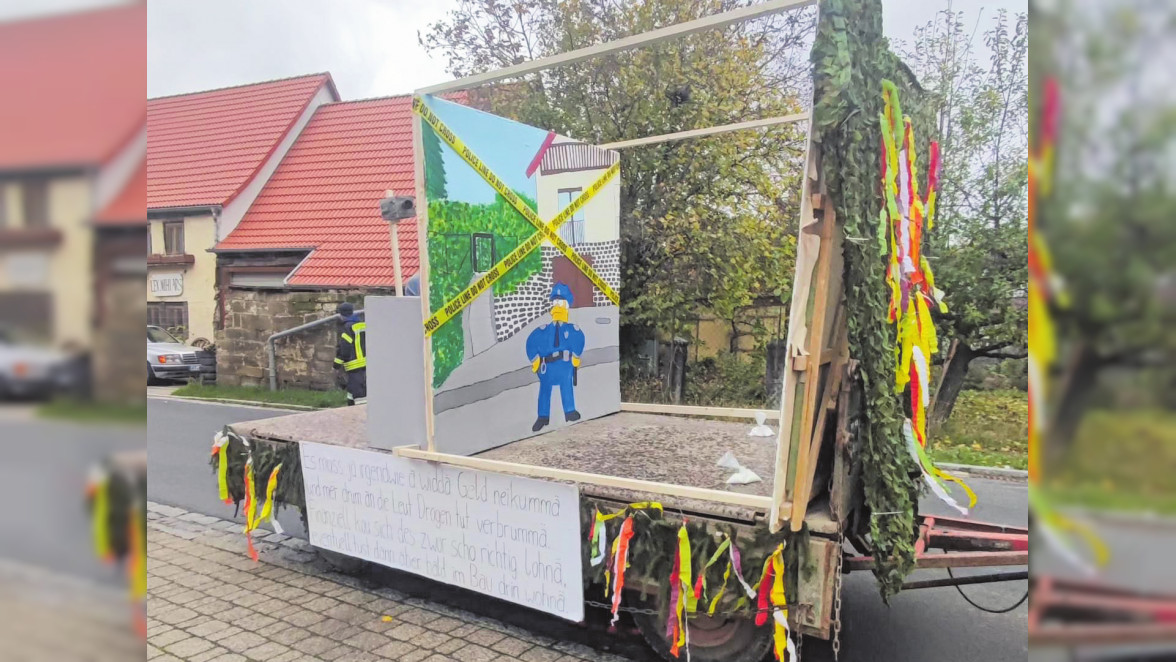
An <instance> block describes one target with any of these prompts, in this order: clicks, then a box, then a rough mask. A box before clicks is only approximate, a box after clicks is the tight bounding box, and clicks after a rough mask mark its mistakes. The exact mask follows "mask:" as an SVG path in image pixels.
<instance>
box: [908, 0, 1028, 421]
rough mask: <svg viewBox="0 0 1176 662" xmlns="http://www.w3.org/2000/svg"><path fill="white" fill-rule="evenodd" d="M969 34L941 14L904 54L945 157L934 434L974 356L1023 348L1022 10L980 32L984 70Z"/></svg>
mask: <svg viewBox="0 0 1176 662" xmlns="http://www.w3.org/2000/svg"><path fill="white" fill-rule="evenodd" d="M973 35H974V33H969V32H968V31H967V29H966V26H965V24H964V22H963V13H962V12H952V11H951V10H950V9H948V10H944V11H941V12H939V13H938V14H937V15H936V17H935V19H934V20H932V21H930V22H928V23H927V24H926V25H925V26H923V27H921V28H918V29H917V30H916V31H915V39H914V42H913V44H912V47H911V48H910V49H907V52H906V53H905V55H904V59H905V60H906V61H907V62H909V63H910V65H911V67H912V69H913V70H914V71H915V72H916V74H917V75H918V76H919V78H920V80H921V81H922V82H923V84H924V86H925V87H926V88H927V90H928V91H929V92H931V93H933V95H934V97H935V98H936V99H937V101H938V107H937V109H936V111H937V116H938V117H937V121H938V127H939V140H940V147H941V152H942V154H943V160H942V163H941V168H940V184H941V185H940V193H939V196H938V205H937V209H938V211H937V213H936V220H935V229H934V231H933V232H931V234H930V235H929V239H930V244H929V253H930V255H931V257H929V262H930V263H931V264H932V267H933V268H934V270H935V276H936V283H937V284H939V286H940V287H941V288H942V289H944V290H945V291H946V293H947V297H946V301H947V304H948V307H949V312H948V314H946V315H944V316H943V317H942V320H941V322H940V326H941V330H942V335H943V338H944V340H945V341H946V340H952V341H954V342H952V343H951V345H950V346H951V349H950V350H949V352H948V356H947V360H946V361H945V362H944V366H943V371H942V374H941V378H940V382H939V387H938V389H937V391H936V394H935V402H934V404H933V407H932V411H931V413H930V414H929V423H930V424H931V427H932V430H934V429H935V428H936V427H937V426H938V425H939V424H941V423H942V422H943V421H945V420H947V418H948V416H950V415H951V411H952V408H953V407H954V406H955V401H956V397H957V396H958V395H959V392H960V389H961V387H962V386H963V381H964V377H965V375H966V374H967V372H968V366H969V365H970V364H971V362H972V361H973V360H974V359H977V358H981V357H984V358H997V359H1003V358H1024V357H1025V356H1026V355H1027V351H1028V343H1027V329H1028V327H1027V324H1028V316H1027V310H1026V308H1025V292H1026V287H1027V283H1028V269H1027V266H1026V265H1027V260H1028V243H1027V239H1026V229H1027V219H1028V202H1027V194H1028V181H1029V174H1028V160H1027V149H1028V131H1029V126H1028V108H1029V96H1028V81H1029V76H1028V55H1029V25H1028V16H1027V15H1026V14H1018V15H1017V16H1016V17H1015V18H1014V19H1013V20H1012V21H1010V20H1009V16H1008V14H1007V12H1005V11H1004V10H1001V11H999V12H997V14H996V17H995V18H994V19H993V21H992V24H991V26H990V28H989V29H988V31H987V32H985V33H984V41H985V44H986V45H987V48H988V50H989V52H990V53H991V55H990V58H989V61H988V63H987V65H986V66H981V64H980V63H978V62H977V60H976V57H975V52H974V50H973V47H972V40H973ZM942 346H943V347H945V348H947V347H948V343H947V342H943V343H942Z"/></svg>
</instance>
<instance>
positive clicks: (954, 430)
mask: <svg viewBox="0 0 1176 662" xmlns="http://www.w3.org/2000/svg"><path fill="white" fill-rule="evenodd" d="M930 448H931V458H932V459H933V460H935V461H936V462H955V463H958V464H978V465H981V466H996V467H1005V466H1007V467H1012V468H1013V469H1027V468H1028V465H1029V458H1028V454H1029V397H1028V394H1027V393H1025V392H1024V391H1017V390H1003V391H963V392H961V393H960V396H959V399H958V400H957V401H956V406H955V408H954V409H953V410H952V412H951V418H949V419H948V420H947V422H946V423H945V424H944V425H943V427H942V428H941V429H940V430H939V431H938V432H937V433H936V434H935V436H934V437H933V438H932V439H931V446H930Z"/></svg>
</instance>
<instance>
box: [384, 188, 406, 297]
mask: <svg viewBox="0 0 1176 662" xmlns="http://www.w3.org/2000/svg"><path fill="white" fill-rule="evenodd" d="M394 195H396V191H393V190H392V189H388V190H387V191H384V197H385V198H391V197H392V196H394ZM398 225H400V222H399V221H390V222H389V223H388V228H389V230H390V234H391V235H392V274H393V277H394V278H395V279H396V296H398V297H402V296H404V275H403V274H402V273H401V271H400V234H399V232H398V231H397V226H398Z"/></svg>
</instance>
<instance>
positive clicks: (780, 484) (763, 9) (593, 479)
mask: <svg viewBox="0 0 1176 662" xmlns="http://www.w3.org/2000/svg"><path fill="white" fill-rule="evenodd" d="M813 4H816V0H768V2H763V3H760V4H755V5H750V6H746V7H741V8H739V9H735V10H732V11H728V12H723V13H720V14H715V15H712V16H706V17H703V18H699V19H696V20H693V21H687V22H685V23H679V24H677V25H671V26H667V27H664V28H660V29H658V30H653V31H650V32H645V33H642V34H637V35H632V36H630V37H625V38H623V39H618V40H616V41H612V42H608V43H604V44H597V45H594V46H589V47H587V48H581V49H578V50H574V51H569V52H567V53H561V54H558V55H553V56H550V57H545V58H539V59H536V60H532V61H530V62H523V63H520V64H517V65H514V66H510V67H505V68H502V69H497V70H494V71H489V72H485V73H481V74H476V75H473V76H468V77H466V78H462V79H459V80H455V81H450V82H448V83H441V84H438V85H431V86H428V87H423V88H419V89H417V90H416V91H415V93H414V94H415V95H435V94H440V93H443V92H452V91H456V90H463V89H469V88H472V87H477V86H479V85H484V84H487V83H492V82H494V81H499V80H503V79H507V78H517V77H519V76H523V75H526V74H528V73H534V72H538V71H542V70H544V69H550V68H552V67H558V66H562V65H568V64H572V63H575V62H580V61H583V60H587V59H591V58H594V57H599V56H602V55H607V54H610V53H618V52H622V51H626V50H631V49H635V48H639V47H642V46H648V45H651V44H655V43H658V42H660V41H665V40H668V39H672V38H676V37H682V36H686V35H690V34H694V33H698V32H703V31H706V30H712V29H717V28H722V27H726V26H729V25H733V24H736V23H740V22H743V21H748V20H751V19H755V18H761V17H765V16H770V15H772V14H776V13H779V12H783V11H786V10H789V9H795V8H799V7H805V6H808V5H813ZM808 119H810V114H809V113H808V112H804V113H796V114H792V115H785V116H778V117H770V118H764V119H758V120H749V121H745V122H736V123H733V124H727V125H721V126H716V127H707V128H703V129H692V130H688V131H680V132H676V133H670V134H664V135H660V136H648V137H645V138H637V139H633V140H626V141H619V142H614V143H608V144H605V145H601V146H600V147H603V148H606V149H620V148H626V147H637V146H641V145H651V144H656V143H662V142H671V141H676V140H687V139H690V138H697V137H703V136H711V135H716V134H721V133H726V132H730V131H740V130H751V129H759V128H763V127H768V126H775V125H778V124H785V123H790V122H799V121H805V120H808ZM422 122H423V120H422V119H421V118H420V117H419V116H414V118H413V124H412V130H413V162H414V172H415V176H416V200H417V201H418V204H417V224H418V225H417V236H418V241H419V245H420V246H421V250H420V271H419V274H420V281H421V306H422V309H423V315H424V318H425V319H427V318H428V317H429V315H430V311H429V292H428V273H429V257H428V200H427V199H426V197H425V173H424V170H425V168H424V158H423V154H424V152H423V143H422V138H421V134H422V130H423V129H422ZM812 147H813V144H812V128H811V126H810V128H809V139H808V142H807V143H806V148H805V163H806V166H805V170H806V172H805V174H806V176H805V177H803V178H802V181H803V184H802V195H801V226H802V229H803V227H805V226H806V223H805V222H804V221H805V219H806V218H808V217H809V216H810V215H811V214H812V207H813V200H814V199H816V200H817V201H818V202H817V206H820V204H821V203H820V199H821V197H820V196H815V195H814V196H810V195H809V180H810V178H811V179H815V178H816V177H815V174H813V173H815V167H816V165H815V163H816V160H815V158H814V153H813V149H812ZM808 225H811V224H808ZM832 232H833V219H832V218H831V217H830V219H829V222H828V223H827V224H826V226H825V236H823V237H822V239H823V241H822V244H821V245H819V247H818V250H819V255H821V256H826V255H827V254H828V253H829V249H828V247H827V244H828V239H829V238H830V237H831V236H832ZM828 263H829V259H828V257H825V260H824V264H825V271H827V269H828ZM804 268H805V265H802V264H801V263H800V261H799V260H798V263H797V273H798V274H800V273H801V272H802V269H804ZM812 268H813V265H811V264H809V265H807V269H809V270H810V271H811V270H812ZM818 271H820V270H818ZM823 282H824V283H825V288H826V289H827V287H828V283H827V279H826V280H825V281H823ZM805 295H806V297H807V288H806V289H805ZM825 297H826V295H824V294H822V297H821V301H824V298H825ZM793 299H794V305H795V299H796V295H795V292H794V295H793ZM817 308H819V309H821V310H822V313H821V315H822V317H821V325H819V328H818V329H817V330H816V333H814V334H813V335H814V336H815V337H816V338H817V339H818V344H822V343H819V341H820V340H821V339H823V337H824V333H823V331H824V326H823V322H824V317H823V315H824V310H823V308H824V306H823V305H822V306H818V307H817ZM814 310H816V308H815V309H814ZM793 326H794V325H793V324H792V317H791V316H790V318H789V327H790V329H789V337H790V338H791V336H792V333H793V330H792V327H793ZM822 345H823V344H822ZM823 350H824V347H823V346H817V347H815V349H810V352H809V355H810V356H814V355H815V356H817V357H818V360H816V361H804V362H800V367H799V368H798V367H797V366H796V365H795V363H794V361H793V357H792V355H791V352H789V353H788V356H787V357H786V359H785V395H783V396H782V397H781V405H780V410H779V411H778V412H775V413H774V414H773V413H770V412H765V413H766V414H768V415H767V418H768V419H774V420H778V421H779V422H780V434H779V436H778V437H777V445H776V471H775V478H774V480H775V484H774V491H773V495H772V496H771V497H763V496H756V495H747V494H740V493H737V492H727V491H724V490H712V489H704V488H698V487H690V486H686V485H675V484H671V483H659V482H653V481H645V480H637V479H631V478H620V477H616V476H606V475H602V474H593V473H586V472H578V471H568V470H563V469H554V468H550V467H540V466H534V465H527V464H519V463H515V462H504V461H499V460H489V459H485V458H478V457H469V456H462V455H452V454H449V453H439V452H437V451H436V446H435V444H434V421H433V396H432V379H433V352H432V342H431V339H430V338H428V337H426V338H425V380H426V385H425V386H426V388H425V392H426V396H425V415H426V420H427V426H428V433H427V436H428V438H427V444H426V449H425V450H421V449H420V448H418V447H415V446H401V447H398V448H397V449H396V450H395V453H396V455H398V456H400V457H406V458H411V459H419V460H427V461H431V462H440V463H444V464H449V465H452V466H459V467H468V468H472V469H482V470H485V471H494V472H502V473H511V474H518V475H523V476H533V477H538V478H548V479H552V480H567V481H572V482H577V483H585V484H591V485H599V486H603V487H613V488H621V489H630V490H635V491H641V492H649V493H652V494H661V495H666V496H677V497H682V498H690V499H698V500H702V501H711V502H715V503H723V504H731V505H736V506H745V507H751V508H756V509H761V510H764V511H770V513H771V520H770V522H771V526H772V531H773V532H775V531H777V530H779V528H780V526H779V525H780V523H781V522H782V521H783V513H785V512H789V513H792V514H793V515H794V516H795V513H796V511H797V508H796V507H795V506H794V505H793V504H792V503H791V502H790V501H788V500H787V498H786V482H787V475H788V464H789V454H790V452H791V439H792V428H793V426H792V420H793V411H792V410H793V408H794V406H795V403H794V401H793V399H792V398H790V397H788V394H789V382H791V387H792V388H795V385H796V381H797V371H798V370H807V369H809V368H811V369H812V370H811V374H812V375H813V377H812V378H811V380H810V381H812V382H814V384H813V387H812V389H813V391H814V393H813V394H812V395H811V396H810V397H807V398H806V399H805V402H806V403H809V402H810V401H812V402H813V404H814V405H815V399H816V395H815V381H816V375H819V374H820V369H821V366H822V365H823V364H824V363H825V362H826V361H825V360H824V359H825V358H826V356H828V357H830V358H832V357H833V354H834V353H833V352H829V353H828V354H826V353H825V352H824V351H823ZM798 358H801V357H798ZM831 367H832V366H831ZM830 373H832V370H830ZM621 410H622V411H632V412H643V413H659V414H673V415H687V416H715V417H730V418H752V419H753V418H755V415H756V413H757V410H754V409H738V408H726V407H682V406H673V405H652V404H642V403H622V405H621ZM806 415H807V416H808V417H809V418H811V417H812V412H808V413H807V414H806ZM821 420H824V417H823V416H822V417H821ZM811 424H812V421H811V420H810V421H808V424H807V425H806V426H803V427H802V428H801V430H810V429H811ZM807 436H808V435H803V436H802V437H800V438H801V439H805V440H808V439H807ZM800 446H801V451H800V452H803V457H804V462H798V466H797V469H798V470H799V469H801V465H803V466H804V471H797V474H796V475H797V476H804V475H806V474H807V473H808V471H809V468H808V462H807V458H808V456H809V454H810V453H809V446H810V444H808V443H802V444H800ZM798 487H799V485H798ZM804 494H807V489H806V490H804ZM807 505H808V504H807V498H806V502H805V503H803V504H801V505H800V509H799V510H800V512H801V518H802V519H803V513H804V512H805V511H806V510H807Z"/></svg>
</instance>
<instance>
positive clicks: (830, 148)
mask: <svg viewBox="0 0 1176 662" xmlns="http://www.w3.org/2000/svg"><path fill="white" fill-rule="evenodd" d="M820 11H821V18H820V22H819V24H818V26H817V37H816V40H815V42H814V44H813V50H812V63H813V77H814V90H815V103H814V107H813V123H814V124H813V126H814V136H815V140H816V141H817V142H818V143H819V144H820V146H821V154H822V161H821V164H820V169H821V175H822V177H823V178H824V180H825V182H826V186H827V187H828V191H829V197H830V200H831V201H832V203H833V207H834V209H835V211H836V214H837V217H838V219H839V220H840V221H841V222H843V223H844V225H845V234H846V238H847V241H845V242H844V245H845V247H844V258H845V297H846V305H847V306H848V309H849V316H848V322H849V343H850V353H851V355H852V356H853V357H854V358H856V359H857V360H858V361H860V369H859V371H858V374H859V375H860V378H861V380H862V385H863V387H864V390H865V403H864V404H865V406H864V411H863V415H862V420H861V421H860V423H861V425H860V426H859V430H860V431H861V434H862V437H863V438H862V439H861V442H862V453H861V462H862V465H863V466H862V472H861V475H862V477H863V480H864V481H865V484H864V485H863V487H864V492H865V499H866V505H867V506H868V507H869V509H870V510H871V511H872V512H873V513H875V514H876V515H875V516H873V517H871V519H870V524H869V531H868V533H869V536H870V539H871V543H872V545H873V548H874V558H875V566H874V574H875V575H876V576H877V578H878V586H879V590H880V591H881V594H882V597H883V599H888V598H889V597H890V596H892V595H894V594H895V593H897V592H898V591H899V589H900V588H901V586H902V583H903V580H904V578H905V577H906V575H907V574H908V573H909V572H910V571H911V570H912V569H913V568H914V539H915V534H916V520H915V517H916V508H917V504H918V496H919V488H918V483H917V482H916V481H915V480H914V479H913V478H912V476H917V475H918V467H916V466H915V464H914V462H913V461H912V459H911V457H910V454H909V453H908V451H907V448H906V444H905V443H904V441H903V437H902V421H903V415H902V413H901V412H902V410H901V408H900V405H899V398H898V395H897V394H895V392H894V383H895V379H894V370H895V368H894V352H895V339H894V332H893V330H892V329H891V327H890V325H889V324H888V323H887V321H886V310H887V302H888V297H889V294H890V290H889V288H888V287H887V285H886V282H885V269H886V263H885V261H884V259H883V258H880V257H879V256H878V238H877V232H878V213H879V210H880V209H881V208H882V205H883V199H882V194H881V184H880V181H881V169H880V159H881V156H880V154H881V142H882V135H881V126H880V119H879V117H880V115H881V113H882V108H883V103H882V80H883V79H888V80H891V81H893V82H894V83H895V84H896V85H897V86H898V89H899V91H900V94H901V98H902V107H903V110H904V111H905V112H906V114H907V115H909V116H910V117H911V122H912V125H913V128H914V134H915V137H916V141H917V142H918V151H919V153H921V154H926V153H927V150H928V143H929V141H930V138H931V136H933V135H934V134H935V126H936V125H935V122H934V116H933V114H932V107H931V104H930V103H928V101H929V99H928V95H927V94H926V93H924V92H923V90H922V88H920V87H919V84H918V82H917V81H916V79H915V76H914V75H913V74H912V73H911V71H910V69H908V68H907V67H906V65H905V64H903V63H902V61H901V60H900V59H899V58H898V56H896V55H895V54H894V53H892V52H891V51H890V49H889V43H888V42H887V40H886V38H885V37H884V36H883V35H882V3H881V0H822V1H821V4H820Z"/></svg>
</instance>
